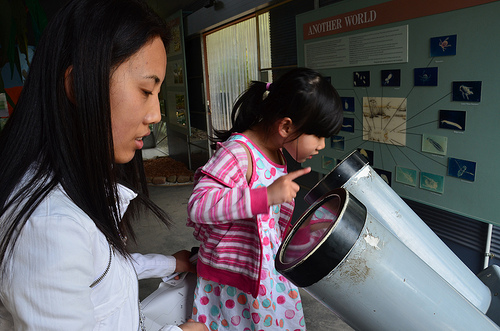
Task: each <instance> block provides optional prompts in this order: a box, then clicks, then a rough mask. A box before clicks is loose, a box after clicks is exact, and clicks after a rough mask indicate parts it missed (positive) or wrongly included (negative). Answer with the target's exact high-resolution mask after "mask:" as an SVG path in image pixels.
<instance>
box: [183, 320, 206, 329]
mask: <svg viewBox="0 0 500 331" xmlns="http://www.w3.org/2000/svg"><path fill="white" fill-rule="evenodd" d="M179 327H180V328H181V329H182V330H183V331H208V328H207V326H206V325H205V324H203V323H200V322H195V321H194V320H192V319H188V321H187V322H186V323H184V324H182V325H179Z"/></svg>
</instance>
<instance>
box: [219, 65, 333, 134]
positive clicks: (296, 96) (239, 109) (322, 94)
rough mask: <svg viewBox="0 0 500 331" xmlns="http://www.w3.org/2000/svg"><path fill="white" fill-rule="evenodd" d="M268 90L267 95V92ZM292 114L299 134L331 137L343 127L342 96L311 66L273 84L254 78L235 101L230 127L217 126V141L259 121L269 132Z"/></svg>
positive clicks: (289, 74) (285, 76) (289, 73)
mask: <svg viewBox="0 0 500 331" xmlns="http://www.w3.org/2000/svg"><path fill="white" fill-rule="evenodd" d="M266 93H268V94H267V96H266ZM284 117H289V118H290V119H291V120H292V122H293V124H294V126H295V129H296V130H297V136H299V135H300V134H304V133H305V134H314V135H316V136H318V137H331V136H333V135H335V134H337V133H338V132H339V131H340V128H341V126H342V119H343V111H342V105H341V101H340V97H339V95H338V93H337V91H336V90H335V88H334V87H333V86H332V85H331V84H330V82H329V81H328V80H327V79H325V78H324V77H323V76H322V75H321V74H319V73H318V72H316V71H314V70H312V69H308V68H295V69H292V70H290V71H288V72H287V73H285V74H284V75H282V76H281V77H280V78H279V79H278V80H277V81H276V82H274V83H272V84H271V85H269V87H268V84H266V83H264V82H257V81H253V82H252V83H251V84H250V86H249V88H248V89H247V90H246V91H245V92H244V93H243V94H242V95H241V96H240V97H239V98H238V100H237V101H236V103H235V104H234V107H233V110H232V113H231V121H232V123H233V127H232V128H231V129H230V130H227V131H218V130H215V137H214V138H213V141H214V142H222V141H226V140H227V139H228V138H229V136H230V135H231V134H232V133H235V132H239V133H241V132H244V131H245V130H248V129H250V128H252V127H255V126H256V125H259V126H261V128H264V129H265V130H267V131H268V132H269V130H270V128H271V126H272V125H273V124H274V123H275V122H276V121H277V120H279V119H281V118H284Z"/></svg>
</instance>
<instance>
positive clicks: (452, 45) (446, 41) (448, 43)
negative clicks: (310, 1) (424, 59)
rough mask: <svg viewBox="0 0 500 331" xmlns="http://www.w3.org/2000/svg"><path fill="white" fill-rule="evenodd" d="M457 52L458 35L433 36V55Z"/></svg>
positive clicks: (446, 54) (448, 54)
mask: <svg viewBox="0 0 500 331" xmlns="http://www.w3.org/2000/svg"><path fill="white" fill-rule="evenodd" d="M456 54H457V35H456V34H454V35H449V36H442V37H434V38H431V57H436V56H450V55H456Z"/></svg>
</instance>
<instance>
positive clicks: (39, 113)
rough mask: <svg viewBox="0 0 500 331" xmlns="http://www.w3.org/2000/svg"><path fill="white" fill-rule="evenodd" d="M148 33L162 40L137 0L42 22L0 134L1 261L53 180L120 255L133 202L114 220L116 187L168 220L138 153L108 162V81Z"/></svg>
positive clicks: (105, 0) (74, 5)
mask: <svg viewBox="0 0 500 331" xmlns="http://www.w3.org/2000/svg"><path fill="white" fill-rule="evenodd" d="M156 37H160V38H161V39H162V40H163V43H164V45H165V46H166V47H167V46H168V44H169V41H170V34H169V30H168V29H167V27H166V24H165V22H164V21H163V20H162V19H161V18H160V17H159V16H158V15H157V14H156V13H155V12H154V11H153V10H152V9H150V8H149V7H148V6H147V5H146V4H145V3H144V2H143V1H141V0H73V1H70V2H69V3H67V4H66V5H65V6H64V7H63V8H61V9H60V11H59V12H58V13H57V14H56V15H55V17H54V18H53V19H52V20H51V22H50V23H49V24H48V25H47V27H46V28H45V30H44V33H43V36H42V38H41V40H40V43H39V45H38V47H37V49H36V51H35V55H34V57H33V61H32V63H31V66H30V70H29V75H28V77H27V80H26V82H25V84H24V87H23V90H22V92H21V95H20V98H19V101H18V103H17V105H16V107H15V109H14V112H13V114H12V116H11V118H10V119H9V120H8V121H7V124H6V125H5V127H4V129H3V130H2V132H1V134H0V187H1V190H0V218H1V222H2V223H1V224H0V263H2V265H3V263H4V262H5V260H6V258H7V256H8V254H9V252H11V251H12V249H13V247H14V245H15V243H16V241H17V238H18V236H19V231H20V230H21V229H22V227H23V226H24V225H25V224H26V221H27V220H28V218H29V217H30V215H31V214H32V213H33V211H34V210H35V208H36V207H37V206H38V205H39V204H40V202H41V201H42V200H43V199H44V198H45V197H46V196H47V195H48V194H49V193H50V192H51V190H53V189H54V187H56V186H57V185H59V184H60V185H61V186H62V188H63V189H64V191H65V192H66V194H67V195H68V196H69V198H70V199H71V200H72V201H73V202H74V203H75V204H76V205H77V206H78V207H79V208H81V209H82V210H83V211H84V212H85V213H86V214H87V215H88V216H89V217H90V218H91V219H92V220H93V221H94V223H95V224H96V226H97V227H98V228H99V230H100V231H102V233H103V234H104V235H105V236H106V238H107V240H108V241H109V242H110V243H111V244H112V245H113V246H114V248H115V249H116V250H117V251H119V252H120V253H121V254H123V255H125V256H127V255H128V253H127V251H126V248H125V243H124V242H123V241H122V240H121V234H123V235H124V236H125V235H128V236H129V237H132V238H134V235H133V231H132V229H131V225H130V220H131V218H132V216H135V215H136V214H137V212H138V211H139V208H137V206H134V204H132V206H131V210H130V211H127V217H125V218H124V219H122V220H121V222H120V219H121V217H120V210H118V209H119V208H118V206H117V201H118V193H117V183H119V182H122V183H126V185H127V186H129V187H130V188H132V189H134V190H136V191H137V192H138V194H139V199H135V200H139V202H142V204H141V205H142V206H146V207H147V208H148V209H149V210H152V212H153V213H154V214H155V215H157V216H158V217H160V219H162V220H163V221H165V222H166V223H168V216H167V215H166V214H165V213H164V212H163V211H162V210H161V209H160V208H158V207H157V206H156V205H154V204H153V202H151V201H150V200H149V199H148V198H147V195H148V192H147V186H146V181H145V175H144V169H143V164H142V156H141V151H137V152H136V154H135V157H134V159H133V160H132V161H130V162H129V163H127V164H124V165H119V164H116V163H115V162H114V153H113V138H112V132H111V115H110V95H109V94H110V77H111V75H112V74H113V71H114V70H115V69H116V68H117V67H118V66H119V65H120V64H121V63H123V62H125V61H126V60H127V59H129V58H130V57H131V56H132V55H134V54H135V53H136V52H137V51H138V50H139V49H141V48H142V47H143V46H145V45H146V44H148V43H150V42H152V40H153V39H154V38H156ZM65 75H68V79H69V80H70V82H71V84H70V86H71V88H70V92H69V97H68V95H67V93H66V91H65ZM27 174H28V176H27ZM135 200H134V201H135ZM54 231H57V229H54Z"/></svg>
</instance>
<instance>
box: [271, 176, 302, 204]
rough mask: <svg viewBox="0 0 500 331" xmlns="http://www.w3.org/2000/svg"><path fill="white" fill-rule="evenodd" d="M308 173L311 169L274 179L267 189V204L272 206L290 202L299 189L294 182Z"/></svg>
mask: <svg viewBox="0 0 500 331" xmlns="http://www.w3.org/2000/svg"><path fill="white" fill-rule="evenodd" d="M309 172H311V167H307V168H304V169H300V170H296V171H293V172H291V173H289V174H286V175H284V176H281V177H280V178H278V179H276V180H275V181H274V183H272V184H271V185H269V186H268V187H267V204H268V205H269V206H273V205H279V204H282V203H283V202H292V201H293V199H294V198H295V197H296V196H297V192H298V191H299V189H300V187H299V184H297V183H295V182H294V180H295V179H296V178H298V177H300V176H303V175H305V174H307V173H309Z"/></svg>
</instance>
